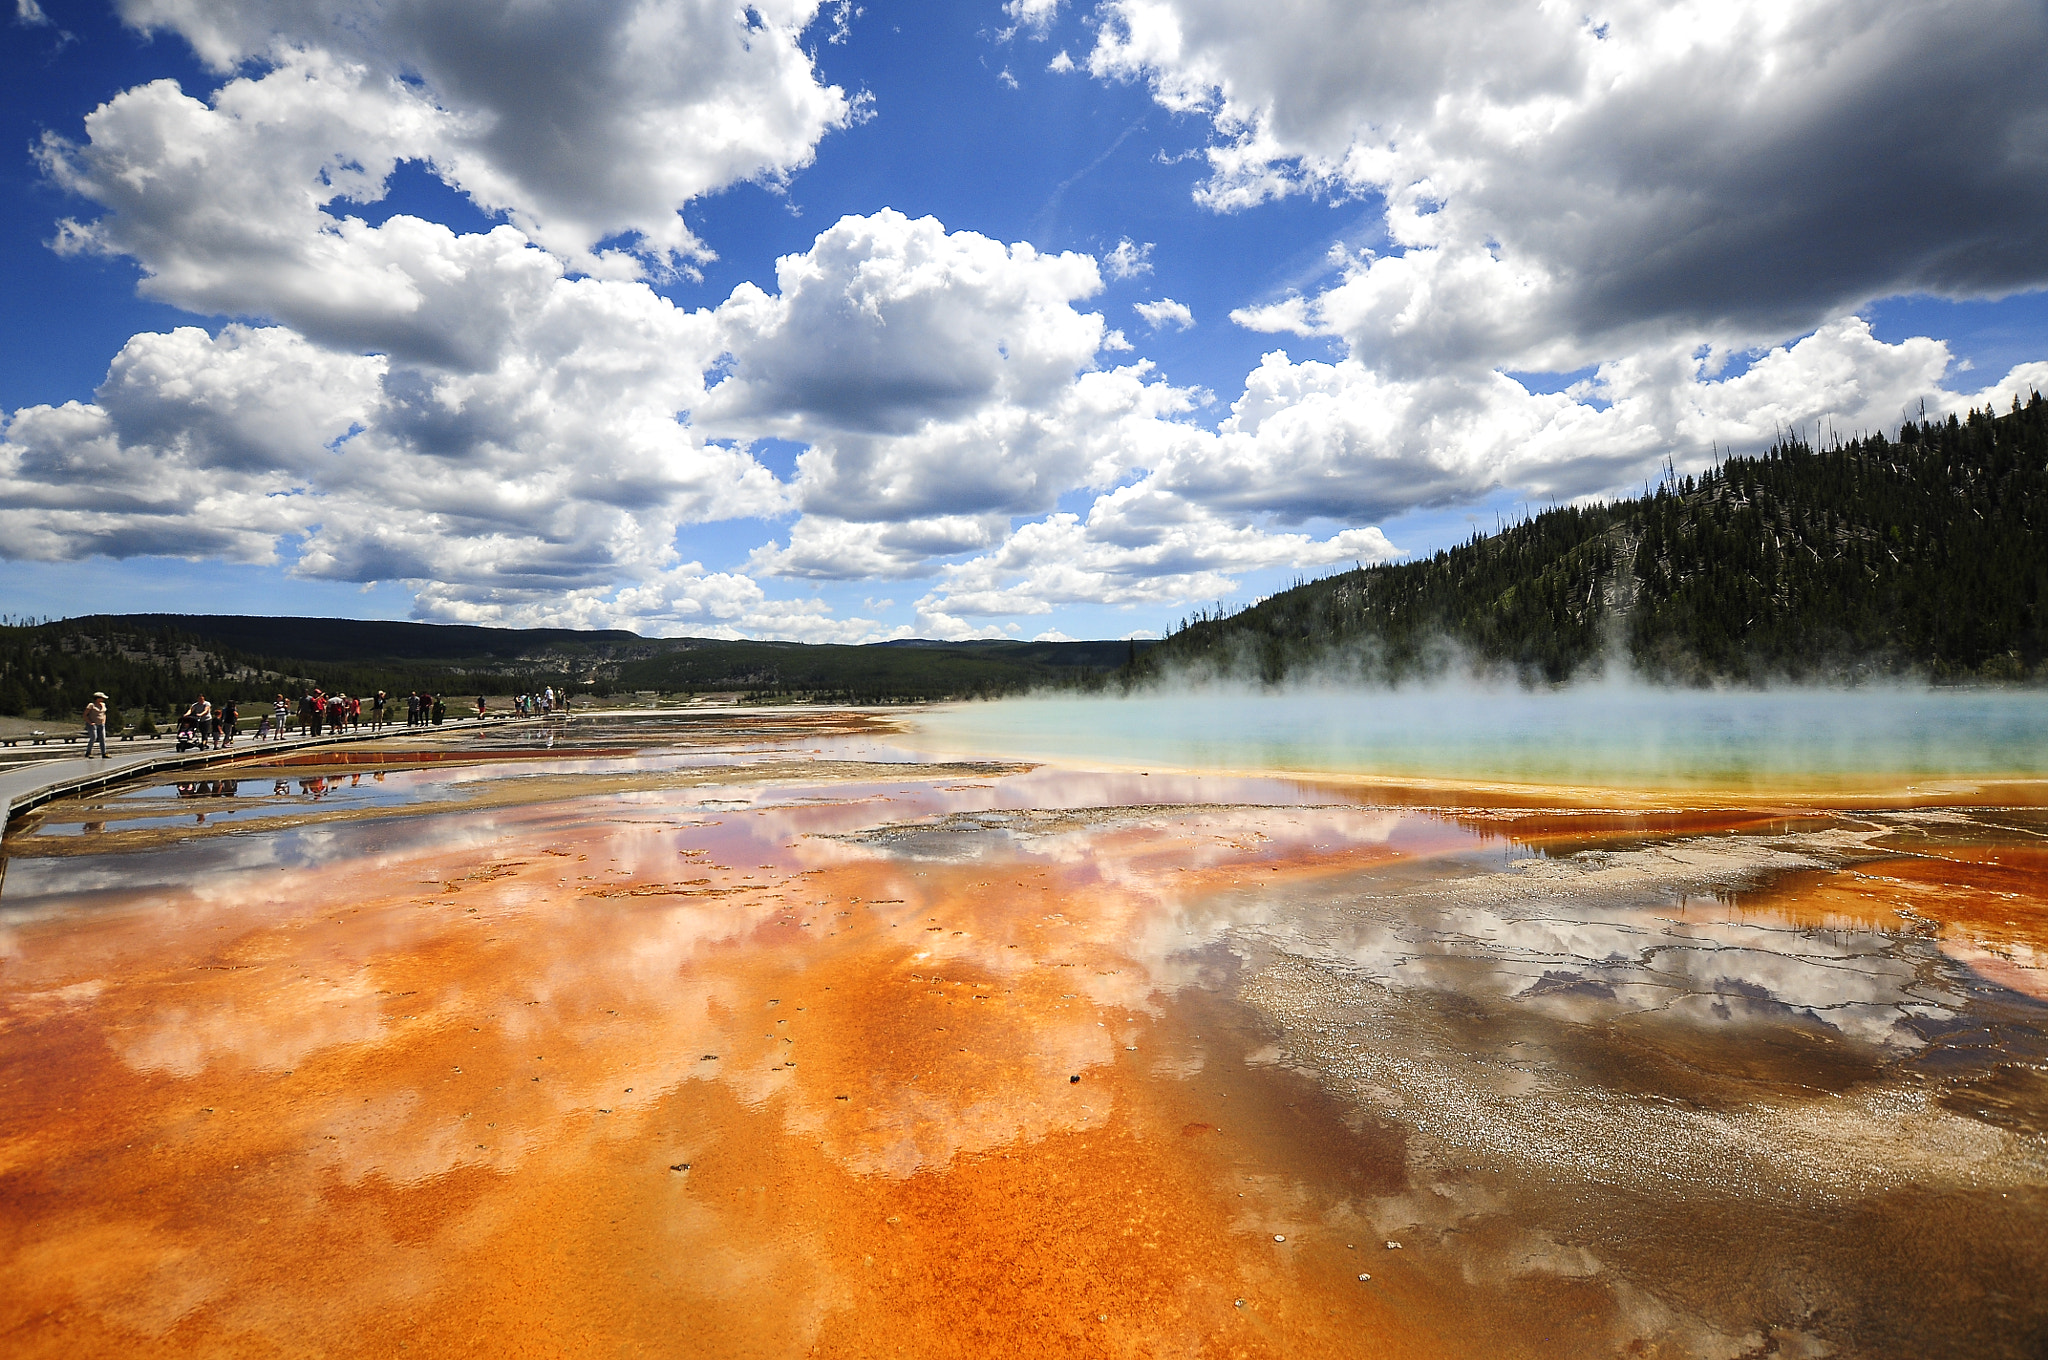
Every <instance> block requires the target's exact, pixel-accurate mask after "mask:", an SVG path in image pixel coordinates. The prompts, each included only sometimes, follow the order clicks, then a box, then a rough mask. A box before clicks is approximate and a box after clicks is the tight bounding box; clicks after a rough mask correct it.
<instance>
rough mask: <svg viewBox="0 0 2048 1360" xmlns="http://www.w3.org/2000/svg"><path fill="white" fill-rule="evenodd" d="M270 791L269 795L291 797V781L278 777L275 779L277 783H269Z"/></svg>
mask: <svg viewBox="0 0 2048 1360" xmlns="http://www.w3.org/2000/svg"><path fill="white" fill-rule="evenodd" d="M270 792H271V795H272V796H273V797H276V798H289V797H291V792H292V781H291V780H289V779H280V780H278V781H277V783H275V784H273V785H271V788H270Z"/></svg>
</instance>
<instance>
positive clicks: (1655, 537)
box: [1123, 392, 2048, 683]
mask: <svg viewBox="0 0 2048 1360" xmlns="http://www.w3.org/2000/svg"><path fill="white" fill-rule="evenodd" d="M2044 606H2048V402H2044V401H2043V399H2042V397H2041V395H2040V394H2039V393H2038V392H2037V393H2035V394H2034V395H2033V397H2032V400H2031V401H2029V402H2028V403H2027V404H2026V405H2025V406H2024V407H2022V406H2021V405H2019V403H2018V402H2015V403H2014V406H2013V409H2012V410H2011V411H2010V412H2008V413H2005V414H1994V413H1992V412H1991V411H1989V410H1984V411H1972V412H1971V413H1970V414H1969V416H1968V418H1967V419H1957V418H1956V417H1954V416H1951V417H1950V418H1949V419H1948V420H1946V421H1944V422H1940V423H1936V422H1920V423H1908V424H1906V425H1905V426H1903V427H1902V428H1901V429H1900V431H1899V434H1898V437H1897V438H1896V439H1890V438H1887V437H1885V436H1884V435H1882V434H1877V435H1871V436H1868V437H1865V438H1861V439H1855V440H1851V441H1849V442H1847V443H1837V444H1835V445H1833V446H1831V447H1828V448H1825V449H1820V450H1815V449H1814V448H1812V447H1810V446H1809V445H1807V444H1806V443H1805V442H1803V441H1800V440H1797V439H1787V440H1781V441H1780V442H1779V443H1778V444H1777V445H1776V446H1775V447H1773V448H1772V449H1771V450H1770V451H1769V452H1768V453H1765V454H1763V455H1762V456H1760V457H1745V458H1730V459H1728V460H1727V461H1726V462H1724V463H1723V464H1721V466H1719V467H1718V468H1714V469H1710V470H1709V471H1707V472H1705V473H1702V474H1701V475H1700V476H1699V477H1697V478H1694V477H1683V478H1670V479H1667V481H1666V483H1665V484H1664V485H1662V486H1660V487H1658V488H1657V489H1656V490H1654V491H1653V492H1651V493H1649V494H1647V495H1645V496H1640V497H1635V498H1631V499H1628V500H1622V501H1616V502H1613V503H1611V504H1606V505H1589V506H1563V507H1559V508H1556V509H1552V510H1546V511H1544V512H1542V513H1541V514H1538V515H1536V516H1535V517H1533V518H1532V519H1529V520H1527V521H1525V522H1523V523H1520V524H1516V525H1514V526H1512V527H1510V528H1507V529H1505V530H1502V531H1501V532H1499V533H1495V534H1490V535H1485V536H1480V535H1475V536H1474V537H1473V538H1472V539H1471V540H1470V541H1469V542H1467V543H1465V544H1463V545H1461V546H1459V547H1457V548H1453V549H1450V550H1448V551H1445V552H1439V553H1437V554H1435V555H1434V556H1432V557H1429V558H1425V559H1423V560H1420V561H1415V562H1405V563H1398V564H1393V565H1387V566H1377V567H1368V568H1365V569H1363V570H1360V571H1352V572H1345V573H1342V574H1340V575H1336V576H1330V577H1325V578H1323V579H1321V580H1317V581H1312V582H1307V583H1304V584H1301V585H1298V586H1296V587H1294V588H1293V589H1291V590H1286V591H1282V592H1280V593H1279V594H1276V595H1274V596H1272V597H1270V598H1268V599H1265V600H1262V601H1260V602H1258V603H1257V604H1254V605H1251V606H1249V607H1247V608H1245V609H1242V610H1238V611H1236V612H1231V613H1225V612H1222V611H1218V612H1217V613H1213V614H1212V613H1203V614H1198V615H1197V616H1195V617H1193V618H1191V619H1188V620H1184V621H1183V623H1182V626H1181V627H1180V628H1178V629H1177V630H1175V631H1174V632H1173V633H1172V634H1171V636H1169V637H1168V638H1167V640H1166V641H1164V642H1162V643H1161V644H1160V645H1159V646H1158V647H1156V648H1153V649H1152V650H1151V651H1149V652H1147V653H1146V654H1145V656H1144V657H1142V658H1141V659H1139V660H1138V661H1137V662H1136V663H1134V664H1133V665H1132V666H1131V667H1130V668H1129V669H1128V671H1127V672H1126V673H1125V675H1124V677H1123V678H1124V679H1125V680H1127V681H1129V682H1133V683H1143V682H1145V681H1148V680H1153V679H1157V678H1159V677H1162V676H1166V675H1170V674H1185V673H1191V672H1212V673H1219V674H1225V675H1237V676H1243V677H1248V678H1257V679H1261V680H1264V681H1267V682H1275V681H1279V680H1282V679H1285V678H1288V677H1290V676H1292V677H1299V676H1300V675H1302V674H1305V673H1307V672H1308V671H1310V670H1312V669H1317V668H1323V669H1328V670H1330V671H1331V672H1332V673H1334V674H1339V675H1344V676H1347V677H1351V678H1358V679H1364V680H1368V681H1399V680H1402V679H1406V678H1410V677H1416V676H1422V675H1430V674H1436V673H1441V672H1444V671H1446V670H1449V669H1452V668H1456V667H1459V666H1471V667H1473V668H1475V669H1478V670H1480V671H1492V672H1495V673H1506V674H1513V675H1517V676H1519V677H1521V678H1522V679H1524V680H1527V681H1531V682H1558V681H1563V680H1566V679H1569V678H1571V677H1573V676H1576V675H1582V674H1585V673H1587V672H1589V671H1592V670H1596V669H1600V668H1602V667H1605V666H1607V665H1610V664H1613V663H1616V662H1621V663H1626V664H1627V665H1628V666H1630V667H1632V668H1633V669H1634V670H1636V671H1637V672H1639V673H1641V674H1643V675H1646V676H1648V677H1651V678H1654V679H1658V680H1664V681H1673V682H1679V683H1715V682H1735V683H1755V682H1761V681H1766V680H1771V679H1776V678H1784V679H1792V680H1801V679H1805V680H1816V679H1836V678H1845V677H1855V676H1877V675H1908V674H1911V675H1921V676H1925V677H1927V678H1930V679H1933V680H1936V681H1951V682H1952V681H1962V680H1982V681H1996V682H2016V681H2028V680H2042V679H2048V615H2044Z"/></svg>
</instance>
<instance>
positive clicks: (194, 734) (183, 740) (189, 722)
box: [178, 708, 206, 751]
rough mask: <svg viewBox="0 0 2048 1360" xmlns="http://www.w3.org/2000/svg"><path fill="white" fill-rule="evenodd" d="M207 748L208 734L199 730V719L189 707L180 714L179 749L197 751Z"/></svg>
mask: <svg viewBox="0 0 2048 1360" xmlns="http://www.w3.org/2000/svg"><path fill="white" fill-rule="evenodd" d="M205 748H206V734H205V733H204V732H202V731H200V730H199V719H197V718H195V717H193V716H192V710H191V709H189V708H188V709H186V710H185V711H184V712H183V713H181V714H179V715H178V749H179V750H180V751H195V750H204V749H205Z"/></svg>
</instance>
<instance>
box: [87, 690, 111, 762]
mask: <svg viewBox="0 0 2048 1360" xmlns="http://www.w3.org/2000/svg"><path fill="white" fill-rule="evenodd" d="M95 742H97V743H98V744H99V748H100V756H101V758H102V759H104V758H105V757H106V754H107V696H106V694H105V693H104V692H102V691H100V690H94V691H93V692H92V698H90V699H88V700H86V701H85V758H86V759H87V760H91V759H92V748H93V744H94V743H95Z"/></svg>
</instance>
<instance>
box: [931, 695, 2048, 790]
mask: <svg viewBox="0 0 2048 1360" xmlns="http://www.w3.org/2000/svg"><path fill="white" fill-rule="evenodd" d="M917 725H918V728H919V729H920V736H921V738H922V739H923V740H924V741H926V742H928V743H930V744H932V745H934V746H938V747H942V748H944V749H946V750H948V751H955V752H972V753H976V754H983V755H990V756H1011V757H1020V758H1031V757H1035V758H1038V759H1049V760H1064V761H1076V762H1084V763H1085V762H1095V763H1101V764H1106V765H1116V766H1139V767H1144V766H1149V765H1156V766H1159V767H1161V768H1181V769H1231V770H1293V771H1300V772H1304V773H1341V774H1359V775H1380V776H1387V777H1393V778H1413V779H1425V780H1427V779H1444V780H1460V781H1463V780H1500V781H1508V782H1515V783H1538V784H1548V783H1577V784H1595V785H1601V786H1606V787H1645V788H1661V787H1678V788H1683V787H1710V788H1764V787H1773V788H1782V787H1787V786H1802V785H1807V786H1812V787H1814V788H1816V789H1826V788H1828V787H1841V786H1867V785H1874V784H1879V783H1892V782H1896V781H1899V780H1915V779H1923V780H1924V779H1936V778H1941V777H1947V776H1956V777H1970V776H1984V775H2020V776H2041V775H2048V692H2043V691H1959V690H1909V689H1859V690H1813V689H1805V690H1789V689H1788V690H1770V691H1754V692H1753V691H1739V692H1725V691H1697V690H1666V689H1654V688H1650V687H1646V686H1633V685H1594V686H1583V687H1574V688H1571V689H1566V690H1559V691H1537V692H1530V691H1526V690H1522V689H1518V688H1509V689H1502V690H1484V689H1450V688H1437V689H1409V690H1395V691H1333V690H1302V691H1293V692H1280V693H1272V692H1258V691H1228V690H1214V689H1211V690H1199V691H1192V692H1185V693H1178V694H1170V695H1159V696H1150V697H1139V698H1129V699H1119V698H1028V699H1007V700H999V701H996V702H992V703H973V704H957V705H951V706H948V707H945V708H941V709H936V710H932V711H929V712H927V713H925V714H922V715H920V716H919V718H918V719H917Z"/></svg>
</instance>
